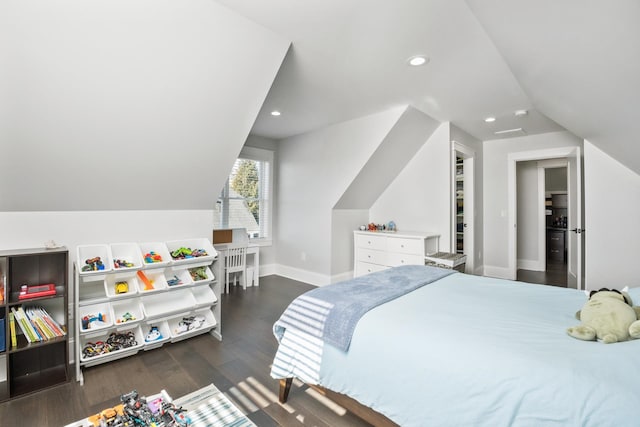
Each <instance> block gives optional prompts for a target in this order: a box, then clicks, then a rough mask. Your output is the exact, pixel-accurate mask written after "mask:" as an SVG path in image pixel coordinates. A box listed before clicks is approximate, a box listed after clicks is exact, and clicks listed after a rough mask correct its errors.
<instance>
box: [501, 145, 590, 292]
mask: <svg viewBox="0 0 640 427" xmlns="http://www.w3.org/2000/svg"><path fill="white" fill-rule="evenodd" d="M581 152H582V150H581V148H580V147H578V146H576V147H561V148H551V149H543V150H537V151H529V152H520V153H511V154H509V156H508V172H507V179H508V183H507V185H508V199H509V200H508V203H509V209H508V221H509V231H508V251H509V272H510V277H509V278H511V279H513V280H516V279H517V267H518V263H517V260H518V251H517V248H518V227H519V226H518V204H517V199H518V191H517V164H518V163H519V162H523V161H530V160H540V161H541V160H546V159H562V158H564V159H566V165H567V215H566V253H567V255H566V257H567V269H566V277H567V287H570V288H574V289H583V286H584V281H583V276H584V263H583V255H584V241H583V239H582V232H584V229H583V228H582V224H584V206H583V197H582V154H581ZM540 206H541V208H540V211H539V212H540V213H539V221H540V223H542V224H545V223H546V214H545V209H544V205H543V204H542V203H541V204H540ZM545 246H546V245H545ZM539 247H540V246H539Z"/></svg>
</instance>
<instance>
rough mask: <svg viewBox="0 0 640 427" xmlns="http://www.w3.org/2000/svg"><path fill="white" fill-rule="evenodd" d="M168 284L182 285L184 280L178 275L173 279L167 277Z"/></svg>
mask: <svg viewBox="0 0 640 427" xmlns="http://www.w3.org/2000/svg"><path fill="white" fill-rule="evenodd" d="M167 285H169V286H175V285H182V280H180V278H179V277H178V276H175V275H174V276H173V277H172V278H171V279H167Z"/></svg>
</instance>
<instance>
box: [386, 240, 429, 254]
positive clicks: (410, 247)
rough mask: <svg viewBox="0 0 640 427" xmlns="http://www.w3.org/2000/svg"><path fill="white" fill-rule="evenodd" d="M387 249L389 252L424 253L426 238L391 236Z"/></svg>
mask: <svg viewBox="0 0 640 427" xmlns="http://www.w3.org/2000/svg"><path fill="white" fill-rule="evenodd" d="M387 250H388V251H389V252H398V253H401V254H415V255H423V252H424V240H423V239H420V240H418V239H404V238H402V237H398V238H391V237H390V238H389V239H387Z"/></svg>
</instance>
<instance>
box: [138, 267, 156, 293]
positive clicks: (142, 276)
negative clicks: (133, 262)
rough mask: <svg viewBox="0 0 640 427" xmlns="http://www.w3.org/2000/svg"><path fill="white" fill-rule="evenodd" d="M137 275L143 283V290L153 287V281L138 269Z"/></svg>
mask: <svg viewBox="0 0 640 427" xmlns="http://www.w3.org/2000/svg"><path fill="white" fill-rule="evenodd" d="M138 277H139V278H140V280H142V283H144V290H145V291H150V290H151V289H153V282H152V281H151V280H149V278H148V277H147V275H146V274H144V273H143V272H142V271H141V270H138Z"/></svg>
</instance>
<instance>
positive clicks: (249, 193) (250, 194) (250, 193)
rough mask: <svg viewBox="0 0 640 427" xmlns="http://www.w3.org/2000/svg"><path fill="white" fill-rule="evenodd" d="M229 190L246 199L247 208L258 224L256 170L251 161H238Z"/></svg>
mask: <svg viewBox="0 0 640 427" xmlns="http://www.w3.org/2000/svg"><path fill="white" fill-rule="evenodd" d="M231 188H233V190H234V191H235V192H237V193H238V194H240V195H241V196H242V197H244V198H245V199H246V203H247V208H248V209H249V211H250V212H251V214H252V215H253V217H254V218H255V219H256V221H257V222H258V223H259V218H258V217H259V212H260V205H259V202H258V168H257V167H256V162H255V161H253V160H246V159H242V160H240V163H239V164H238V169H237V171H236V174H235V176H234V177H233V181H232V182H231Z"/></svg>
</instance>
